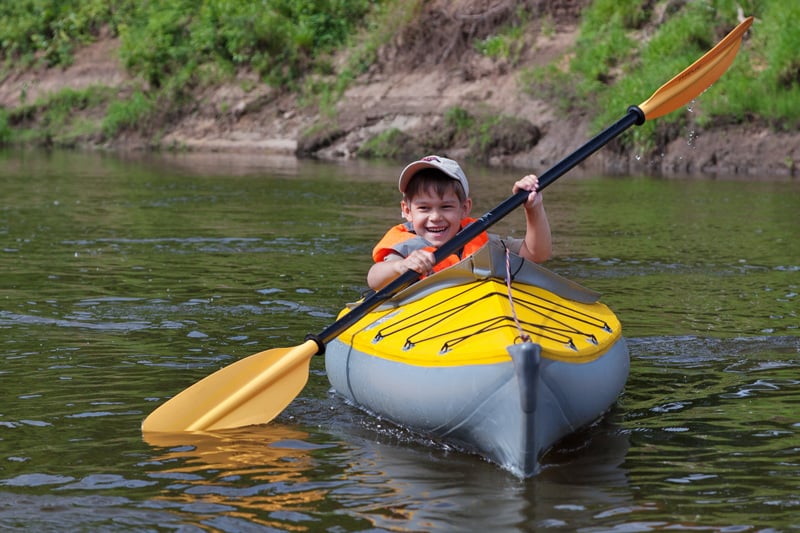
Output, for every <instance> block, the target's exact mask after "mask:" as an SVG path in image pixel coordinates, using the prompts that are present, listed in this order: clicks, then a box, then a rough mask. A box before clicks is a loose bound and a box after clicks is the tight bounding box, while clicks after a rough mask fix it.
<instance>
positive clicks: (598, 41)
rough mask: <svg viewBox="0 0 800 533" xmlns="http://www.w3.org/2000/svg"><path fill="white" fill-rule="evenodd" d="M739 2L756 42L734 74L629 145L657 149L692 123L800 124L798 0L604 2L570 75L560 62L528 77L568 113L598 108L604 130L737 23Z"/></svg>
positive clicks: (589, 15) (748, 45)
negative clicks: (647, 27)
mask: <svg viewBox="0 0 800 533" xmlns="http://www.w3.org/2000/svg"><path fill="white" fill-rule="evenodd" d="M738 7H741V8H742V10H743V12H744V13H746V14H752V15H754V16H755V17H756V21H755V23H754V25H753V28H752V31H751V34H752V38H748V39H747V40H746V42H745V44H744V46H743V47H742V50H741V51H740V53H739V56H738V57H737V58H736V60H735V61H734V64H733V65H732V66H731V68H730V69H729V70H728V72H726V73H725V75H724V76H722V78H721V79H720V80H719V81H718V82H717V83H715V84H714V85H713V87H712V88H711V90H709V91H707V92H706V93H704V94H703V95H702V96H701V97H700V98H698V99H697V101H696V102H695V103H694V105H691V106H690V107H691V108H692V109H693V113H692V114H691V115H688V114H687V113H681V112H677V113H672V114H669V115H666V116H664V117H661V118H659V119H658V120H657V121H653V122H648V123H645V124H644V125H643V126H641V127H639V128H635V129H634V130H633V131H632V132H631V134H630V135H626V136H625V137H624V138H623V139H622V140H621V142H622V143H623V144H626V145H628V146H627V147H629V148H635V149H637V150H653V149H656V148H658V147H659V145H660V144H663V143H664V142H666V141H668V140H669V138H670V135H671V133H670V132H674V131H677V130H678V128H679V127H681V126H683V125H685V124H688V123H689V122H690V121H693V122H694V123H696V124H698V125H701V126H707V125H710V124H714V123H731V122H733V123H737V122H743V121H745V120H749V121H750V120H761V121H763V122H765V123H767V124H769V125H771V126H772V127H774V128H776V129H789V128H797V127H798V126H800V106H799V105H797V102H798V101H800V52H798V50H800V32H797V31H796V30H792V29H790V28H789V26H791V25H790V24H788V25H787V23H786V21H790V20H797V19H798V17H800V3H798V2H783V1H781V0H750V1H734V0H694V1H692V2H686V3H680V2H665V1H663V0H662V1H658V2H649V1H640V0H596V1H595V2H593V3H592V4H591V6H590V7H589V8H588V9H587V10H586V11H585V12H584V18H583V21H582V25H581V35H580V38H579V40H578V42H577V45H576V48H575V56H574V58H573V59H572V61H571V62H570V67H569V71H568V72H563V71H559V70H558V69H556V68H555V67H554V66H550V67H546V68H540V69H533V70H529V71H527V72H526V73H525V74H524V76H523V78H522V80H523V83H524V84H525V85H526V86H528V87H529V90H531V91H536V92H537V93H538V94H545V95H550V98H552V99H553V100H554V101H555V102H557V103H558V104H559V107H560V108H561V109H574V108H578V109H581V110H583V111H585V112H588V113H590V115H591V116H593V126H594V128H595V130H596V131H599V130H600V129H602V128H604V127H606V126H608V125H609V124H611V123H612V122H613V121H615V120H616V119H618V118H619V117H621V116H622V115H623V114H624V113H625V110H626V109H627V107H628V106H629V105H631V104H639V103H641V102H643V101H644V100H645V99H646V98H648V97H649V96H650V95H651V94H652V93H653V92H655V91H656V90H657V89H658V88H659V87H660V86H661V85H662V84H663V83H665V82H666V81H668V80H669V79H671V78H672V77H673V76H675V75H676V74H678V73H679V72H681V71H682V70H683V69H684V68H685V67H687V66H688V65H690V64H691V63H692V62H694V61H695V60H696V59H697V58H699V57H700V56H701V55H703V54H704V53H705V52H707V51H708V50H709V49H711V47H713V46H714V44H716V43H717V42H718V41H719V40H720V39H721V38H722V37H723V36H724V34H725V33H727V31H729V30H730V29H732V28H733V27H734V26H735V25H736V24H737V23H738V19H737V8H738ZM661 12H665V14H664V15H661V14H660V13H661ZM661 16H663V20H662V23H661V24H660V25H658V31H657V32H655V33H652V32H649V33H647V34H643V33H642V31H641V27H642V26H643V25H644V24H646V23H648V22H650V23H652V22H655V21H656V17H661ZM676 126H677V127H678V128H676Z"/></svg>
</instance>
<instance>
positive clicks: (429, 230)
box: [427, 226, 447, 233]
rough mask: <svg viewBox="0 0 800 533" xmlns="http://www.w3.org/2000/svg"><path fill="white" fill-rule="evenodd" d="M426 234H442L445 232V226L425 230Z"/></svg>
mask: <svg viewBox="0 0 800 533" xmlns="http://www.w3.org/2000/svg"><path fill="white" fill-rule="evenodd" d="M427 231H428V233H444V232H445V231H447V226H437V227H435V228H427Z"/></svg>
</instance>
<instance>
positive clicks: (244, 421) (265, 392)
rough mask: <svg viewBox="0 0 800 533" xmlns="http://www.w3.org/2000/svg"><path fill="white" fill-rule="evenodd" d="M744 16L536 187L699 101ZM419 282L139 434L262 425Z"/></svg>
mask: <svg viewBox="0 0 800 533" xmlns="http://www.w3.org/2000/svg"><path fill="white" fill-rule="evenodd" d="M752 22H753V18H752V17H749V18H747V19H746V20H744V21H743V22H742V23H741V24H739V25H738V26H737V27H736V28H734V29H733V31H731V32H730V33H729V34H728V35H727V36H726V37H725V38H724V39H723V40H722V41H720V42H719V43H718V44H717V45H716V46H715V47H714V48H712V49H711V50H709V51H708V52H707V53H706V54H705V55H703V57H701V58H700V59H698V60H697V61H695V62H694V63H693V64H692V65H690V66H689V67H688V68H686V69H685V70H684V71H683V72H681V73H680V74H678V75H677V76H675V77H674V78H672V79H671V80H670V81H669V82H667V83H665V84H664V85H662V86H661V87H660V88H659V89H658V90H657V91H656V92H655V93H653V95H652V96H651V97H650V98H649V99H647V100H646V101H645V102H644V103H642V104H640V105H639V106H631V107H629V108H628V112H627V114H626V115H625V116H624V117H623V118H622V119H620V120H619V121H617V122H616V123H615V124H613V125H611V126H610V127H609V128H607V129H606V130H604V131H602V132H600V133H599V134H598V135H597V136H595V137H594V138H593V139H591V140H590V141H589V142H587V143H586V144H584V145H583V146H581V147H580V148H578V149H577V150H576V151H575V152H573V153H572V154H570V155H569V156H567V157H566V158H565V159H563V160H562V161H561V162H559V163H557V164H556V165H555V166H554V167H553V168H551V169H549V170H547V171H546V172H545V173H544V174H542V175H541V176H540V177H539V189H538V190H542V189H544V188H545V187H547V186H548V185H550V184H551V183H553V182H554V181H555V180H556V179H558V178H559V177H561V176H562V175H563V174H565V173H566V172H567V171H569V170H570V169H572V168H573V167H575V165H577V164H578V163H580V162H581V161H583V160H585V159H586V158H587V157H589V156H590V155H592V154H593V153H594V152H596V151H597V150H599V149H600V148H601V147H603V146H604V145H606V144H607V143H608V142H609V141H610V140H611V139H613V138H615V137H617V136H618V135H620V134H621V133H622V132H623V131H625V130H626V129H628V128H629V127H631V126H633V125H634V124H635V125H641V124H643V123H644V122H645V121H646V120H650V119H653V118H657V117H660V116H662V115H665V114H667V113H670V112H672V111H674V110H676V109H678V108H680V107H682V106H683V105H685V104H687V103H688V102H690V101H691V100H692V99H693V98H695V97H697V96H699V95H700V94H701V93H702V92H703V91H705V90H706V89H707V88H708V87H709V86H710V85H711V84H712V83H714V82H715V81H716V80H717V79H718V78H719V77H720V76H721V75H722V74H723V73H724V72H725V71H726V70H727V69H728V67H729V66H730V64H731V63H732V62H733V59H734V58H735V57H736V54H737V52H738V51H739V47H740V46H741V40H742V36H743V34H744V32H745V31H747V29H748V28H749V27H750V25H751V24H752ZM528 194H529V192H528V191H520V192H518V193H516V194H514V195H513V196H511V197H510V198H508V199H506V200H505V201H503V202H502V203H501V204H500V205H498V206H497V207H495V208H494V209H492V210H491V211H489V212H488V213H486V214H485V215H483V216H482V217H481V218H479V219H477V220H476V221H474V222H473V223H472V224H470V225H469V226H467V227H465V228H464V229H463V230H461V231H460V232H459V233H458V234H457V235H456V236H455V237H453V239H451V240H450V241H448V242H447V243H445V244H444V245H442V246H441V248H439V249H438V250H437V251H436V253H435V258H436V260H437V262H438V261H441V260H442V259H444V258H445V257H447V256H449V255H451V254H453V253H455V252H456V250H458V249H460V248H462V247H463V246H464V245H465V244H466V243H468V242H469V241H471V240H472V239H474V238H475V237H477V236H478V235H480V234H481V233H483V232H484V231H486V230H487V229H488V228H489V227H490V226H492V225H493V224H495V223H496V222H498V221H499V220H500V219H502V218H503V217H505V216H506V215H507V214H508V213H510V212H511V211H513V210H514V209H516V208H517V207H519V206H520V205H522V204H524V203H525V200H526V199H527V197H528ZM417 279H419V274H418V273H417V272H414V271H408V272H406V273H404V274H402V275H401V276H400V277H398V278H397V279H395V280H394V281H392V282H391V283H389V284H388V285H386V286H385V287H383V288H382V289H381V290H379V291H377V292H376V293H374V294H372V295H371V296H369V297H368V298H366V299H364V301H363V302H362V303H361V304H360V305H358V306H357V307H355V308H353V309H352V310H351V311H350V312H349V313H347V314H346V315H344V316H343V317H342V318H340V319H339V320H337V321H336V322H334V323H333V324H331V325H330V326H328V327H327V328H325V329H324V330H323V331H322V332H321V333H320V334H318V335H309V336H308V337H307V338H306V341H305V342H304V343H303V344H301V345H299V346H294V347H291V348H275V349H272V350H266V351H264V352H260V353H257V354H255V355H251V356H250V357H247V358H245V359H242V360H240V361H237V362H236V363H233V364H231V365H229V366H227V367H225V368H222V369H220V370H218V371H217V372H215V373H213V374H211V375H210V376H208V377H206V378H204V379H202V380H201V381H199V382H197V383H195V384H194V385H192V386H191V387H189V388H187V389H185V390H184V391H183V392H181V393H180V394H178V395H177V396H175V397H173V398H172V399H170V400H168V401H167V402H166V403H164V404H163V405H161V406H160V407H159V408H157V409H156V410H155V411H153V412H152V413H151V414H150V416H148V417H147V418H146V419H145V420H144V422H143V423H142V431H144V432H179V431H210V430H215V429H223V428H231V427H238V426H245V425H251V424H264V423H267V422H269V421H270V420H272V419H273V418H274V417H275V416H277V415H278V414H279V413H280V412H281V411H282V410H283V409H284V408H285V407H286V406H287V405H289V403H290V402H291V401H292V400H293V399H294V398H295V397H296V396H297V395H298V394H300V391H301V390H302V389H303V387H305V384H306V383H307V381H308V374H309V367H310V363H311V357H312V356H314V355H315V354H317V353H323V352H324V351H325V344H326V343H328V342H330V341H331V340H333V339H334V338H336V337H337V336H339V335H340V334H341V333H342V332H344V331H345V330H346V329H347V328H349V327H350V326H352V325H353V324H355V323H356V322H358V321H359V320H360V319H361V318H362V317H364V315H366V314H367V313H369V312H370V311H371V310H373V309H375V308H376V307H378V306H379V305H380V304H382V303H383V302H385V301H386V300H389V299H390V298H392V297H393V296H394V295H395V294H397V293H398V292H400V291H401V290H403V289H404V288H406V287H408V286H409V285H411V284H412V283H414V282H415V281H417Z"/></svg>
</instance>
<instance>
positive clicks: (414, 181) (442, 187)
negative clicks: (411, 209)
mask: <svg viewBox="0 0 800 533" xmlns="http://www.w3.org/2000/svg"><path fill="white" fill-rule="evenodd" d="M428 189H433V190H434V192H436V194H438V195H439V198H444V195H445V193H447V192H448V191H451V190H452V191H454V192H455V193H456V196H458V200H459V201H460V202H465V201H466V200H467V194H466V193H465V192H464V188H463V187H462V186H461V184H460V183H459V182H458V181H456V180H454V179H453V178H451V177H450V176H448V175H447V174H445V173H444V172H442V171H441V170H439V169H436V168H423V169H422V170H419V171H417V172H416V173H415V174H414V175H413V176H411V179H410V180H409V181H408V185H406V192H405V194H404V198H405V199H406V200H412V199H413V198H414V197H415V196H416V195H417V194H419V192H420V191H426V190H428Z"/></svg>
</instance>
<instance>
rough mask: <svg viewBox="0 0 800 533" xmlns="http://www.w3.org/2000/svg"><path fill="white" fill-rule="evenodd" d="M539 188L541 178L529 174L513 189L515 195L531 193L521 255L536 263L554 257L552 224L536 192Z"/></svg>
mask: <svg viewBox="0 0 800 533" xmlns="http://www.w3.org/2000/svg"><path fill="white" fill-rule="evenodd" d="M538 186H539V178H538V177H536V176H535V175H533V174H529V175H527V176H525V177H523V178H522V179H520V180H519V181H518V182H516V183H515V184H514V187H513V189H512V190H513V192H514V194H516V193H517V192H518V191H520V190H527V191H531V194H530V195H529V196H528V199H527V200H526V201H525V241H524V242H523V243H522V246H521V247H520V251H519V255H520V256H522V257H524V258H525V259H528V260H529V261H533V262H534V263H541V262H543V261H547V260H548V259H550V257H551V256H552V255H553V244H552V237H551V235H550V222H549V221H548V220H547V212H545V210H544V202H543V200H542V194H541V193H538V192H535V191H536V189H537V187H538Z"/></svg>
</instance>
